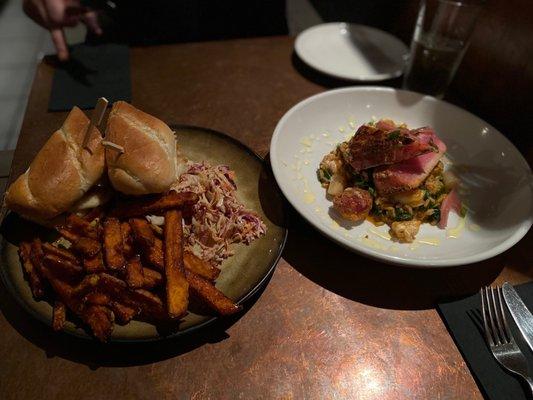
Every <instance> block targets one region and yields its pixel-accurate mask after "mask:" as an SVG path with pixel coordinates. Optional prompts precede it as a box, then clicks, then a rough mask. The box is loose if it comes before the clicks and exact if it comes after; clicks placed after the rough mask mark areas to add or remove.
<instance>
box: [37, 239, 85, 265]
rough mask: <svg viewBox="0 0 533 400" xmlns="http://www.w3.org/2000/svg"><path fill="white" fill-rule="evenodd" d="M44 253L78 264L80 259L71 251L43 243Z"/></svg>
mask: <svg viewBox="0 0 533 400" xmlns="http://www.w3.org/2000/svg"><path fill="white" fill-rule="evenodd" d="M43 251H44V253H45V254H53V255H54V256H57V257H61V258H64V259H65V260H68V261H70V262H73V263H77V262H78V259H77V258H76V256H75V255H74V254H73V253H72V252H71V251H69V250H67V249H63V248H61V247H57V246H54V245H52V244H50V243H43Z"/></svg>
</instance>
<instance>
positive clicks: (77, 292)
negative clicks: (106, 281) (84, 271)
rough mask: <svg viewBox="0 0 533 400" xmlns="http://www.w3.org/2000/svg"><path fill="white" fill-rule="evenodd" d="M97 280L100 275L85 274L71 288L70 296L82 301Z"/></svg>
mask: <svg viewBox="0 0 533 400" xmlns="http://www.w3.org/2000/svg"><path fill="white" fill-rule="evenodd" d="M99 281H100V276H99V275H98V274H91V275H86V276H85V277H84V278H83V279H82V281H81V282H80V283H79V284H77V285H76V286H75V287H73V288H72V291H71V295H72V297H73V298H75V299H78V301H82V300H83V299H84V298H85V295H87V293H89V292H91V291H95V289H96V287H97V285H98V283H99Z"/></svg>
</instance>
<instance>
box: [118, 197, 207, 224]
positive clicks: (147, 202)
mask: <svg viewBox="0 0 533 400" xmlns="http://www.w3.org/2000/svg"><path fill="white" fill-rule="evenodd" d="M197 201H198V195H197V194H195V193H192V192H183V193H177V192H175V191H171V192H170V193H168V194H166V195H158V196H149V197H145V198H143V199H136V200H133V201H127V202H123V203H120V204H118V205H117V207H116V208H115V209H114V210H113V211H111V213H110V215H111V216H113V217H115V218H120V219H124V218H131V217H139V216H142V215H149V214H156V215H157V214H161V213H162V212H163V211H166V210H169V209H173V208H179V207H182V206H184V205H187V204H194V203H196V202H197Z"/></svg>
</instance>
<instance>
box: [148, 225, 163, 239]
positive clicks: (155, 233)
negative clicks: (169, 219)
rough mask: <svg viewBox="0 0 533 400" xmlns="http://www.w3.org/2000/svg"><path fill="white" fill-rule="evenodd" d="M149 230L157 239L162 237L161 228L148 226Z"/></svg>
mask: <svg viewBox="0 0 533 400" xmlns="http://www.w3.org/2000/svg"><path fill="white" fill-rule="evenodd" d="M150 229H151V230H152V232H154V235H155V236H156V237H158V238H162V237H163V228H161V227H160V226H158V225H154V224H150Z"/></svg>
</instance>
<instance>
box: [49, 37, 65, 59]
mask: <svg viewBox="0 0 533 400" xmlns="http://www.w3.org/2000/svg"><path fill="white" fill-rule="evenodd" d="M50 33H51V35H52V42H54V46H55V48H56V50H57V58H59V61H67V60H68V47H67V41H66V39H65V34H64V33H63V29H51V30H50Z"/></svg>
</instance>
